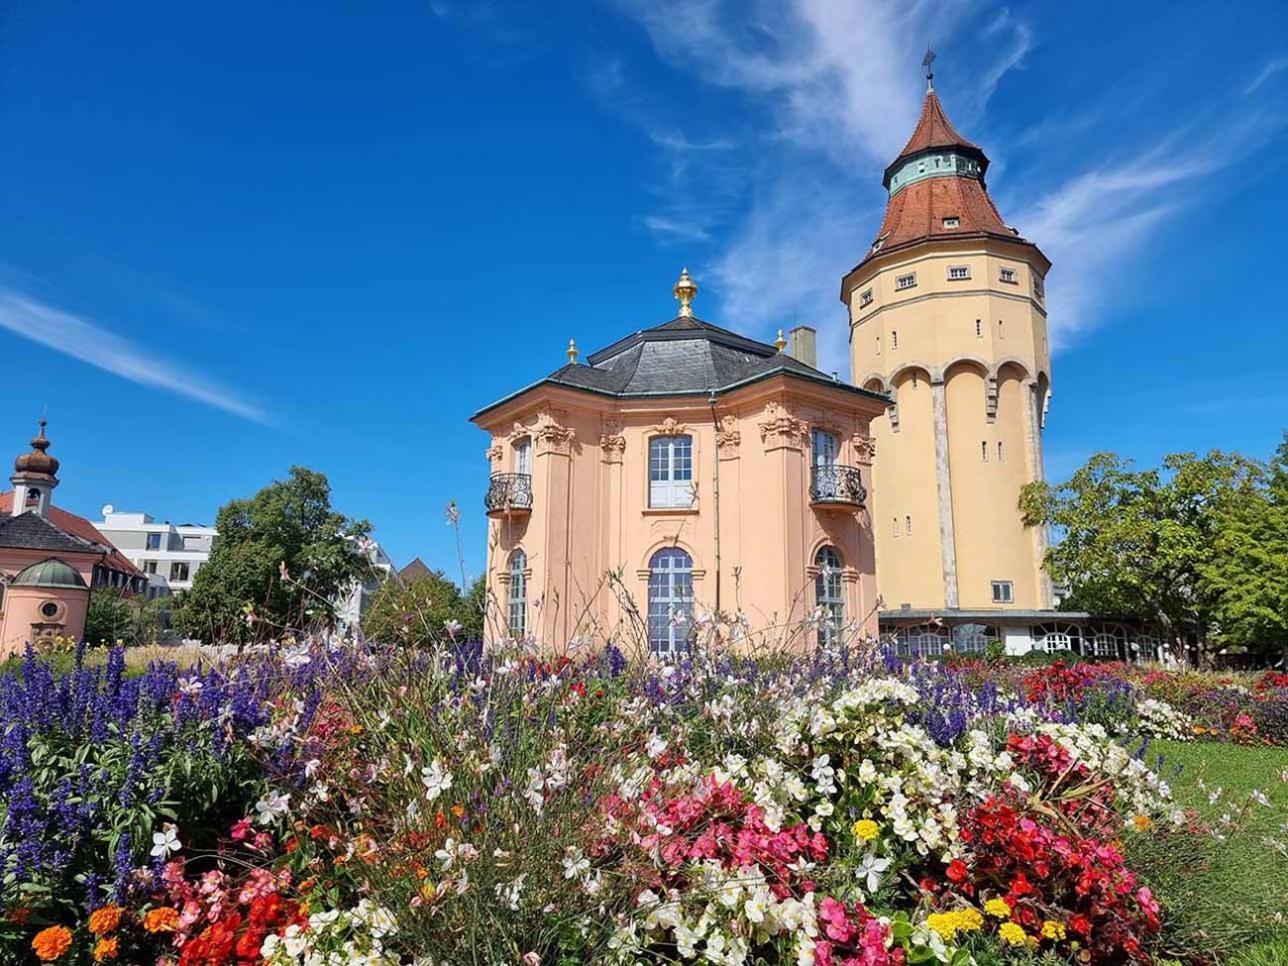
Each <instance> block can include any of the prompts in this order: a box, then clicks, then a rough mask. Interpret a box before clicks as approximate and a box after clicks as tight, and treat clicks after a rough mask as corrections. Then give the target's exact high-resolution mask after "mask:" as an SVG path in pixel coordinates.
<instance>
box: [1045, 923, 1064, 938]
mask: <svg viewBox="0 0 1288 966" xmlns="http://www.w3.org/2000/svg"><path fill="white" fill-rule="evenodd" d="M1042 938H1043V939H1056V940H1060V939H1063V938H1064V923H1062V922H1057V921H1056V920H1054V919H1048V920H1047V921H1046V922H1044V923H1042Z"/></svg>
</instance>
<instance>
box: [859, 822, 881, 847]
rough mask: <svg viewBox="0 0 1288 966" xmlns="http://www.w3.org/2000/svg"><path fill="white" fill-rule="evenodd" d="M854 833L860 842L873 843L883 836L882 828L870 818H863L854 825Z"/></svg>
mask: <svg viewBox="0 0 1288 966" xmlns="http://www.w3.org/2000/svg"><path fill="white" fill-rule="evenodd" d="M853 832H854V837H855V838H856V839H858V840H859V841H860V842H871V841H872V840H873V839H875V838H876V837H877V836H878V835H880V834H881V826H880V825H878V824H877V823H876V822H874V821H872V819H870V818H861V819H859V820H858V821H857V822H855V823H854V828H853Z"/></svg>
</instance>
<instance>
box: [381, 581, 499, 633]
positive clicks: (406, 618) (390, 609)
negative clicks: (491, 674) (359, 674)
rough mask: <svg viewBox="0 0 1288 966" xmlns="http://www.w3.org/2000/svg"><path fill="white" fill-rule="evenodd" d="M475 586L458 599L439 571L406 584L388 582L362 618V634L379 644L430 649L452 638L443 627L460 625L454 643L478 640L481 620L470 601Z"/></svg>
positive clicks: (455, 588) (451, 584)
mask: <svg viewBox="0 0 1288 966" xmlns="http://www.w3.org/2000/svg"><path fill="white" fill-rule="evenodd" d="M477 588H478V583H477V582H476V583H475V584H474V585H473V586H472V587H471V588H470V591H469V593H468V594H466V595H462V594H461V591H460V588H459V587H457V586H456V584H455V583H453V582H452V581H451V580H449V579H448V578H447V576H446V575H445V574H444V573H443V572H442V571H441V570H435V571H431V572H430V574H429V576H427V577H426V576H421V577H414V578H412V579H411V580H410V581H408V582H407V583H406V584H403V583H400V582H399V581H397V580H395V579H393V578H390V579H387V580H385V581H384V583H382V584H381V585H380V589H379V590H377V591H376V593H375V595H374V596H373V597H372V598H371V604H370V605H369V606H368V607H367V613H366V615H365V616H364V617H363V618H362V633H363V634H365V635H366V636H367V638H368V639H370V640H372V641H376V642H379V643H382V644H399V645H402V646H406V647H432V646H433V645H435V644H438V643H440V642H442V641H444V640H447V639H449V637H451V636H452V635H450V634H449V633H448V630H447V625H448V623H449V622H451V621H455V622H457V623H459V624H460V625H461V628H460V630H458V631H456V632H455V637H456V639H457V640H478V639H479V638H480V636H481V634H482V627H483V616H482V611H481V610H480V609H479V606H481V605H477V604H476V603H475V601H474V600H473V598H475V597H477V596H479V591H478V590H477Z"/></svg>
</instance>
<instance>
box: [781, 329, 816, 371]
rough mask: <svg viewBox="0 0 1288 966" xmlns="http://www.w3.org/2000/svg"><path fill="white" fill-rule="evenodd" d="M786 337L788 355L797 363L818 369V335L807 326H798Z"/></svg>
mask: <svg viewBox="0 0 1288 966" xmlns="http://www.w3.org/2000/svg"><path fill="white" fill-rule="evenodd" d="M787 335H788V346H789V348H788V354H789V355H791V357H792V358H793V359H795V360H796V361H797V362H803V363H805V365H807V366H813V367H815V368H817V367H818V345H817V336H818V333H817V332H815V331H814V329H813V328H811V327H810V326H808V325H798V326H796V327H795V328H794V329H792V330H791V332H789V333H787Z"/></svg>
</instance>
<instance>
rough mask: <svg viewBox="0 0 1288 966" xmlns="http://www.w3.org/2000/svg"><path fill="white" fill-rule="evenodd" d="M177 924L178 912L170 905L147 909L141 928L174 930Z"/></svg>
mask: <svg viewBox="0 0 1288 966" xmlns="http://www.w3.org/2000/svg"><path fill="white" fill-rule="evenodd" d="M178 925H179V912H178V910H177V909H172V908H171V907H170V906H157V907H156V908H155V909H149V910H148V914H147V915H146V916H144V917H143V928H144V929H146V930H147V931H148V932H174V930H175V928H176V927H177V926H178Z"/></svg>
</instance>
